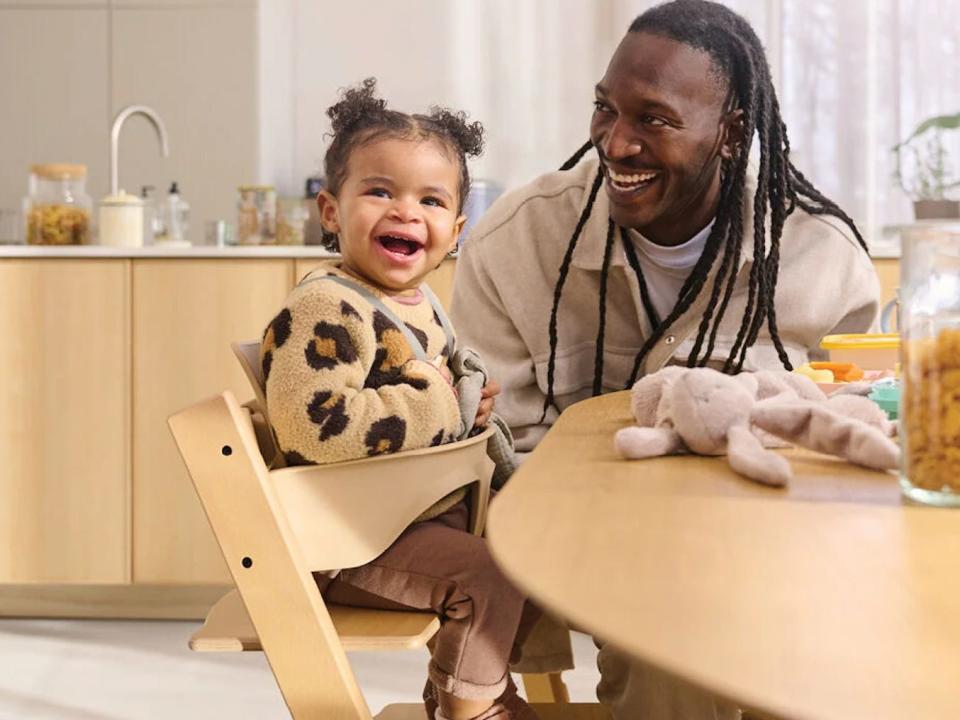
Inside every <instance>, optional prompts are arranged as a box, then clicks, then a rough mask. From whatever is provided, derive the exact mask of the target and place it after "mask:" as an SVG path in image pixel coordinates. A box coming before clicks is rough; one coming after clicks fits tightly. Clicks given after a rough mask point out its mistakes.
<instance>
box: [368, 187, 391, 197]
mask: <svg viewBox="0 0 960 720" xmlns="http://www.w3.org/2000/svg"><path fill="white" fill-rule="evenodd" d="M367 195H373V196H374V197H382V198H388V197H390V191H389V190H387V189H386V188H381V187H375V188H370V189H369V190H367Z"/></svg>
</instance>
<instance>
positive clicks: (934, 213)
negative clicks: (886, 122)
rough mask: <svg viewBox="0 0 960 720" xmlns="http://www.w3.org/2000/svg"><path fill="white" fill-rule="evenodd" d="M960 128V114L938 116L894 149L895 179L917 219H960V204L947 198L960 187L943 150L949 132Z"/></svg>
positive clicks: (926, 122) (922, 125)
mask: <svg viewBox="0 0 960 720" xmlns="http://www.w3.org/2000/svg"><path fill="white" fill-rule="evenodd" d="M958 128H960V113H957V114H955V115H938V116H936V117H932V118H929V119H928V120H924V121H923V122H922V123H920V125H918V126H917V129H916V130H914V131H913V132H912V133H911V134H910V136H909V137H908V138H907V139H906V140H904V141H903V142H901V143H898V144H897V145H894V146H893V148H892V151H893V154H894V156H895V158H896V169H895V171H894V176H895V177H896V179H897V182H898V183H899V184H900V187H901V188H902V189H903V191H904V192H905V193H906V194H907V195H908V196H910V198H911V199H912V200H913V213H914V216H915V217H916V219H917V220H926V219H934V218H936V219H940V218H960V201H957V200H952V199H950V198H948V197H946V194H945V193H946V191H947V190H950V189H951V188H954V187H957V186H958V185H960V179H957V177H956V175H955V173H954V172H953V171H952V169H951V168H950V166H949V162H948V160H949V158H948V155H947V151H946V149H945V148H944V147H943V133H944V131H945V130H957V129H958Z"/></svg>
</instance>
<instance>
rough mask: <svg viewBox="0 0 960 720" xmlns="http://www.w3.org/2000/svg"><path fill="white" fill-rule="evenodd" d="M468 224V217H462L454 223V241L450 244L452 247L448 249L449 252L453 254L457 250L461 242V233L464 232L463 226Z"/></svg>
mask: <svg viewBox="0 0 960 720" xmlns="http://www.w3.org/2000/svg"><path fill="white" fill-rule="evenodd" d="M466 222H467V216H466V215H461V216H460V217H458V218H457V219H456V220H454V221H453V239H452V240H451V242H450V247H448V248H447V252H453V251H454V250H456V248H457V243H458V242H459V241H460V233H462V232H463V225H464V223H466Z"/></svg>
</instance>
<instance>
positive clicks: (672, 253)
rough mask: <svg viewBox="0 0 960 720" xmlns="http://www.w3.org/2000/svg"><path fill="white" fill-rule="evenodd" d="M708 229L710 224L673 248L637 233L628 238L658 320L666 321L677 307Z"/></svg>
mask: <svg viewBox="0 0 960 720" xmlns="http://www.w3.org/2000/svg"><path fill="white" fill-rule="evenodd" d="M711 228H713V220H711V221H710V224H709V225H707V226H706V227H705V228H704V229H703V230H701V231H700V232H698V233H697V234H696V235H694V236H693V237H692V238H690V239H689V240H687V241H686V242H685V243H682V244H680V245H674V246H673V247H664V246H663V245H657V244H656V243H653V242H650V241H649V240H647V239H646V238H645V237H643V236H642V235H640V234H639V233H636V232H632V233H631V234H630V237H631V238H632V239H633V241H634V242H633V246H634V247H635V248H636V249H637V260H638V261H639V263H640V269H641V270H643V279H644V280H646V283H647V293H648V294H649V296H650V302H651V303H652V304H653V307H654V309H656V311H657V314H658V315H659V316H660V320H663V319H664V318H665V317H667V315H669V314H670V311H671V310H673V307H674V305H676V304H677V298H679V297H680V288H682V287H683V283H684V282H685V281H686V279H687V277H688V276H689V275H690V272H691V271H692V270H693V268H694V266H695V265H696V264H697V260H699V259H700V255H701V253H703V248H704V247H705V246H706V244H707V238H709V237H710V230H711Z"/></svg>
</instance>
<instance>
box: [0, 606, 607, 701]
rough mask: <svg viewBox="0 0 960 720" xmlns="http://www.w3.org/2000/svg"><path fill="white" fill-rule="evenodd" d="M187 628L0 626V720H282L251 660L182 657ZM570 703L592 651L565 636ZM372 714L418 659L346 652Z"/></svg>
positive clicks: (409, 685)
mask: <svg viewBox="0 0 960 720" xmlns="http://www.w3.org/2000/svg"><path fill="white" fill-rule="evenodd" d="M198 625H199V624H198V623H192V622H171V621H153V622H135V621H120V620H116V621H95V620H10V619H7V620H0V719H2V720H22V719H30V720H35V719H36V720H170V718H176V720H195V719H196V720H199V719H200V718H204V720H209V719H211V718H212V719H214V720H215V719H217V718H230V720H272V719H273V718H276V719H278V720H280V719H283V718H289V715H288V713H287V711H286V707H285V706H284V704H283V699H282V698H281V696H280V693H279V691H278V690H277V686H276V684H275V683H274V680H273V676H272V675H271V673H270V669H269V667H268V666H267V663H266V660H265V659H264V657H263V655H262V654H261V653H224V654H213V653H192V652H190V651H189V650H188V649H187V645H186V641H187V638H188V637H189V635H190V634H191V633H192V632H193V631H194V629H195V628H196V627H198ZM573 639H574V653H575V656H576V664H577V668H576V670H574V671H571V672H567V673H565V674H564V680H565V681H566V683H567V686H568V687H569V689H570V695H571V699H572V700H575V701H580V702H591V701H595V700H596V695H595V692H594V689H595V687H596V683H597V680H598V679H599V674H598V672H597V670H596V649H595V648H594V647H593V643H592V641H591V640H590V638H589V637H587V636H586V635H581V634H579V633H574V637H573ZM350 660H351V663H352V664H353V667H354V672H355V673H356V675H357V679H358V681H359V683H360V686H361V688H362V689H363V692H364V694H365V696H366V698H367V702H368V704H369V706H370V709H371V710H372V711H373V712H374V713H376V712H378V711H379V710H380V709H381V708H382V707H383V706H384V705H387V704H389V703H392V702H417V701H418V699H419V694H420V690H421V689H422V687H423V677H424V670H425V667H426V651H422V652H397V653H384V652H380V653H352V654H351V657H350Z"/></svg>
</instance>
